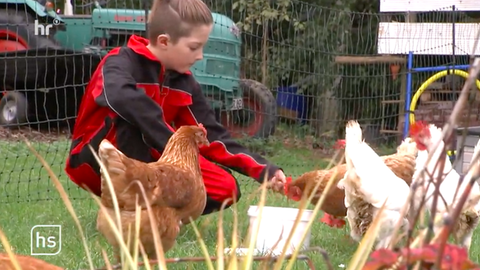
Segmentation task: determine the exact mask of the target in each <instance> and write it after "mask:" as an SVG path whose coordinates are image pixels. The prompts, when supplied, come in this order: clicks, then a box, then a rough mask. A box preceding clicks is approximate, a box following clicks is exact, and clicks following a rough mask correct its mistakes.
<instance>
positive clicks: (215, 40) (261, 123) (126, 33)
mask: <svg viewBox="0 0 480 270" xmlns="http://www.w3.org/2000/svg"><path fill="white" fill-rule="evenodd" d="M2 1H8V2H6V3H8V5H10V3H12V2H11V0H0V3H2ZM17 1H21V2H22V3H23V6H25V9H26V10H29V11H30V14H31V15H32V16H37V18H39V20H40V18H42V22H43V23H44V26H45V25H50V26H52V27H51V28H50V29H52V28H53V29H54V33H53V34H52V33H51V31H50V36H49V39H50V40H51V41H52V42H54V43H55V44H56V46H58V47H60V48H62V49H63V50H69V51H75V52H81V54H83V55H94V56H97V57H100V58H101V57H102V56H104V55H105V54H106V53H107V52H108V51H109V50H110V49H112V48H114V47H116V46H123V45H125V44H126V42H127V41H128V39H129V37H130V36H131V35H133V34H136V35H141V36H145V29H146V27H148V25H147V24H146V23H145V22H146V18H147V16H146V15H148V10H147V9H146V10H133V9H110V8H102V7H101V6H100V5H99V4H98V3H97V2H96V3H95V4H96V7H95V8H94V9H93V10H92V12H91V15H74V14H72V13H73V12H69V11H67V12H65V13H66V14H65V15H58V14H56V13H55V12H53V13H52V12H51V11H50V13H48V12H42V8H40V9H38V8H36V9H35V8H33V7H38V5H39V2H36V1H33V0H17ZM65 4H66V5H65V7H67V6H68V3H67V2H66V3H65ZM15 5H16V6H19V5H22V4H21V3H20V2H15ZM32 6H33V7H32ZM43 6H44V9H45V7H48V6H49V4H48V2H47V3H44V4H43ZM47 9H48V8H47ZM66 10H73V9H72V8H70V9H68V8H66ZM45 13H46V15H45ZM213 17H214V20H215V26H214V29H213V31H212V33H211V35H210V39H209V41H208V44H206V46H205V48H204V58H203V59H202V60H201V61H198V62H197V63H196V64H195V65H194V67H193V68H192V73H193V74H194V76H195V78H196V79H197V80H198V82H199V83H200V85H201V86H202V90H203V91H204V93H205V96H206V97H207V98H208V99H209V101H210V103H211V105H212V107H213V108H214V109H215V111H216V114H217V118H218V119H219V121H220V122H221V123H222V124H224V125H225V126H226V127H227V128H228V129H229V130H230V131H231V133H232V135H233V136H234V137H241V136H243V135H247V136H250V137H260V138H266V137H268V136H270V135H272V134H273V132H274V130H275V124H276V102H275V99H274V97H273V95H272V93H271V91H270V90H269V89H268V88H267V87H266V86H264V85H263V84H261V83H259V82H256V81H253V80H248V79H240V58H241V55H240V50H241V38H240V33H239V31H238V28H236V26H235V24H234V22H233V21H232V20H231V19H230V18H228V17H226V16H224V15H221V14H217V13H213ZM37 24H38V23H37ZM0 33H1V32H0ZM0 39H1V36H0ZM0 50H1V47H0ZM95 61H96V60H95ZM84 84H85V83H84ZM1 109H2V108H0V110H1ZM0 118H1V117H0Z"/></svg>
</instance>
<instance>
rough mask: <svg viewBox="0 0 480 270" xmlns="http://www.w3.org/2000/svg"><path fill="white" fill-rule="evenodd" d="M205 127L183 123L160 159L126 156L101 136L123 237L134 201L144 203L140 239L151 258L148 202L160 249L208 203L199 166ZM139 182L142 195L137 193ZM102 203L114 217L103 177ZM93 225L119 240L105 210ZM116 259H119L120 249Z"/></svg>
mask: <svg viewBox="0 0 480 270" xmlns="http://www.w3.org/2000/svg"><path fill="white" fill-rule="evenodd" d="M209 144H210V143H209V141H208V139H207V131H206V130H205V128H204V127H203V126H202V124H200V125H199V126H182V127H180V128H179V129H178V130H177V131H176V132H175V133H174V134H173V135H172V136H171V137H170V139H169V140H168V142H167V145H166V146H165V150H164V152H163V154H162V156H161V158H160V159H159V160H158V161H156V162H151V163H144V162H140V161H138V160H134V159H131V158H129V157H127V156H125V155H124V154H123V153H122V152H120V151H119V150H118V149H116V148H115V147H114V146H113V145H112V144H111V143H110V142H109V141H107V140H103V141H102V142H101V144H100V147H99V150H98V152H99V157H100V159H101V161H102V163H103V164H104V166H105V169H106V172H108V174H109V176H110V178H111V181H112V185H113V187H114V190H115V194H116V196H117V198H118V205H119V208H120V212H121V213H120V214H121V223H122V229H123V237H124V239H127V237H128V231H129V229H128V227H129V226H132V229H133V228H134V227H133V226H135V202H136V197H137V196H138V198H139V201H141V202H142V203H141V204H140V207H141V208H142V210H141V213H140V216H141V220H140V242H141V244H142V245H143V246H144V248H145V250H146V253H147V255H148V256H149V257H150V258H155V257H156V252H155V245H154V237H153V233H152V228H151V226H150V218H151V217H150V216H149V215H148V212H147V209H146V206H147V201H148V205H150V206H151V209H152V212H153V221H154V223H155V224H156V228H155V229H156V230H158V232H159V235H160V239H161V243H162V246H163V250H164V252H166V251H168V250H169V249H171V248H172V247H173V245H174V243H175V241H176V237H177V235H178V233H179V231H180V226H182V225H184V224H187V223H189V222H190V218H191V219H192V220H195V219H197V218H198V217H199V216H200V215H201V214H202V213H203V210H204V208H205V205H206V190H205V185H204V183H203V177H202V173H201V169H200V165H199V148H200V147H202V146H208V145H209ZM138 184H139V185H142V186H143V189H144V190H145V193H146V197H147V198H146V200H145V199H142V198H143V196H142V194H141V192H140V188H139V187H138ZM101 203H102V205H103V206H105V208H106V209H107V214H108V215H109V216H110V217H111V218H112V219H113V220H115V212H114V208H113V204H114V202H113V201H112V196H111V194H110V192H109V189H108V186H107V183H106V181H105V179H104V177H102V198H101ZM97 229H98V230H99V231H100V233H102V234H103V235H104V236H105V238H106V239H107V241H108V242H109V243H110V244H111V245H112V246H114V247H115V249H117V250H116V251H118V243H117V241H116V238H115V236H114V234H113V231H112V230H111V228H110V226H109V224H108V222H107V220H106V217H105V214H104V213H103V212H102V211H99V213H98V218H97ZM116 255H117V260H118V253H117V254H116Z"/></svg>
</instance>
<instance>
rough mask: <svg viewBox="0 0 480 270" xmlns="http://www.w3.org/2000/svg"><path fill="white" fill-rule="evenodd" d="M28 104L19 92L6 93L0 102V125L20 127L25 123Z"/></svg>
mask: <svg viewBox="0 0 480 270" xmlns="http://www.w3.org/2000/svg"><path fill="white" fill-rule="evenodd" d="M27 109H28V103H27V99H26V98H25V95H24V94H22V93H20V92H6V93H5V94H4V95H3V97H2V99H1V100H0V125H20V124H23V123H25V122H27Z"/></svg>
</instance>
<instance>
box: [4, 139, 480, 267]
mask: <svg viewBox="0 0 480 270" xmlns="http://www.w3.org/2000/svg"><path fill="white" fill-rule="evenodd" d="M33 146H34V147H35V148H36V149H37V150H38V151H39V152H40V153H41V154H42V155H43V156H44V158H45V159H46V160H47V162H49V164H51V166H52V169H53V170H54V171H55V172H56V174H57V175H59V178H60V180H61V182H62V183H63V185H64V188H65V189H67V190H68V193H69V196H70V198H71V199H74V200H72V203H73V207H74V209H75V210H76V212H77V215H78V217H79V219H80V222H81V223H82V227H83V228H84V232H85V234H86V237H87V239H88V244H89V248H90V250H91V254H92V256H93V259H94V264H95V266H96V267H98V268H100V267H103V266H104V263H103V259H102V255H101V249H102V248H105V249H106V250H107V252H108V254H109V256H110V259H112V258H113V257H112V250H111V249H110V248H109V247H108V244H106V242H105V241H104V239H103V237H102V236H101V235H99V234H98V233H97V231H96V229H95V226H96V215H97V211H98V207H97V206H96V205H95V203H94V202H93V200H92V199H91V198H90V196H89V195H88V194H87V193H86V192H85V191H83V190H79V189H76V188H75V186H74V185H73V184H72V183H71V182H70V181H69V180H68V179H67V177H66V175H65V174H64V173H63V166H64V160H65V157H66V151H67V147H68V144H67V143H66V142H65V141H60V142H54V143H49V144H44V143H34V144H33ZM270 150H271V151H268V152H269V154H267V155H268V157H269V158H270V160H272V161H273V162H275V163H277V164H278V165H280V166H281V167H282V168H283V169H284V170H285V172H286V174H287V175H293V176H298V175H300V174H301V173H303V172H306V171H309V170H312V169H315V168H324V167H326V165H327V164H328V159H325V158H323V157H322V155H317V154H315V153H314V151H312V150H301V149H285V148H284V147H282V146H281V145H278V144H276V145H273V146H271V149H270ZM0 154H1V155H2V156H3V157H5V160H6V163H5V164H4V165H3V166H2V165H0V168H1V171H0V172H1V174H0V180H1V187H0V201H1V202H2V207H1V209H0V226H1V229H2V230H3V231H4V232H5V234H6V236H7V238H8V239H9V241H10V244H11V246H12V247H13V249H14V252H15V253H18V254H27V255H29V254H30V231H31V228H32V227H33V226H35V225H40V224H56V225H61V226H62V250H61V252H60V254H58V255H56V256H39V258H41V259H43V260H45V261H47V262H50V263H53V264H55V265H58V266H62V267H65V268H68V269H87V268H88V263H87V260H86V257H85V251H84V248H83V246H82V242H81V239H80V235H79V233H78V231H77V228H76V227H75V224H74V221H73V219H72V218H71V216H70V214H69V213H68V211H67V210H66V208H65V206H64V204H63V202H62V201H61V199H60V196H59V195H58V192H57V191H56V189H55V188H54V186H53V183H52V182H51V181H50V179H49V178H48V176H47V173H46V171H45V170H44V169H43V168H42V167H41V165H40V162H39V161H37V160H36V159H35V157H34V156H33V154H32V153H31V152H30V151H29V150H28V149H27V147H26V146H25V145H24V143H22V142H19V143H12V142H2V143H0ZM237 177H238V178H239V180H240V182H241V185H242V187H241V188H242V194H243V196H242V199H241V201H240V202H239V203H238V206H237V207H238V213H239V223H240V224H239V230H240V234H241V235H242V236H244V235H246V231H247V228H248V222H249V221H248V216H247V209H248V207H249V205H256V204H257V203H258V200H259V199H258V198H257V197H259V195H258V196H257V197H252V196H250V195H249V194H251V193H253V192H254V191H255V190H256V189H257V188H259V186H260V185H259V184H257V183H255V182H254V181H253V180H252V179H250V178H246V177H243V176H240V175H237ZM257 194H258V193H257ZM27 200H30V201H27ZM18 201H20V202H18ZM266 205H268V206H286V207H297V204H296V203H295V202H292V201H287V200H286V199H285V197H284V196H281V195H279V194H273V193H271V194H269V195H268V199H267V203H266ZM311 208H312V207H311ZM320 215H322V214H321V213H320V214H319V216H318V217H317V218H319V217H320ZM217 219H218V214H211V215H208V216H204V217H201V218H200V219H199V220H198V221H197V222H196V224H197V226H198V227H199V228H200V231H201V234H202V237H203V240H204V241H205V242H206V244H207V246H208V248H209V250H210V252H211V253H210V254H211V255H212V256H215V252H216V251H215V248H216V242H217V237H216V234H217V222H216V221H217ZM224 219H225V222H224V230H225V234H226V239H227V244H228V243H230V239H231V232H232V228H231V224H233V210H232V209H228V210H226V212H225V217H224ZM346 234H348V231H347V230H345V229H333V228H330V227H327V226H325V225H324V224H322V223H320V222H316V223H314V225H313V226H312V237H311V246H312V247H321V248H323V249H325V250H326V251H327V252H328V254H329V256H330V258H331V261H332V264H333V266H334V267H335V269H340V266H339V265H341V264H343V265H346V264H347V263H348V262H349V260H350V258H351V256H352V254H353V252H354V251H355V249H356V247H357V245H356V244H355V243H353V242H352V241H351V240H350V239H349V238H348V237H345V235H346ZM478 236H479V234H478V233H476V234H475V236H474V240H473V243H472V251H471V259H472V260H473V261H479V259H480V258H479V257H480V245H479V243H480V242H479V237H478ZM166 255H167V257H169V258H173V257H193V256H195V257H202V252H201V250H200V247H199V245H198V244H197V241H196V236H195V233H194V231H193V229H192V227H191V226H187V227H185V228H184V229H183V230H182V232H181V235H180V236H179V238H178V240H177V245H176V246H175V248H174V249H172V250H171V251H169V252H168V253H167V254H166ZM310 257H311V258H312V259H313V261H314V263H315V265H316V267H317V269H325V266H324V262H323V260H322V258H321V255H320V254H318V253H311V254H310ZM169 269H206V266H205V264H203V263H176V264H170V265H169ZM294 269H308V267H307V266H306V264H305V263H304V262H302V261H299V262H297V263H296V266H295V268H294Z"/></svg>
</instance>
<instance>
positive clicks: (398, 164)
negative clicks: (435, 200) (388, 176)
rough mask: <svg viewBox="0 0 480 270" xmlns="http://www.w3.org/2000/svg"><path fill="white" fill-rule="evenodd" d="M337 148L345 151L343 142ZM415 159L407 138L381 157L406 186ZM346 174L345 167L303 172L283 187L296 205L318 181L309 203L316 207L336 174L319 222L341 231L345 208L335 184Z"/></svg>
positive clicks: (342, 193)
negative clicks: (394, 150) (393, 151)
mask: <svg viewBox="0 0 480 270" xmlns="http://www.w3.org/2000/svg"><path fill="white" fill-rule="evenodd" d="M337 145H338V146H342V147H345V140H339V141H338V142H337ZM416 155H417V147H416V144H415V142H413V140H411V139H410V138H406V139H405V140H404V141H403V142H402V143H401V144H400V145H399V146H398V147H397V153H395V154H392V155H388V156H382V157H381V158H382V160H383V162H384V163H385V164H386V165H387V166H388V167H389V168H390V169H391V170H392V171H393V173H395V175H396V176H398V177H400V178H402V179H403V180H404V181H405V182H406V183H407V184H408V185H410V183H411V181H412V177H413V174H414V172H415V158H416ZM346 171H347V165H346V164H339V165H337V166H335V167H333V168H331V169H329V170H316V171H311V172H306V173H304V174H303V175H301V176H300V177H298V178H297V179H295V180H294V181H291V178H288V179H287V185H286V186H285V194H286V195H287V197H288V198H290V199H292V200H295V201H300V200H301V198H302V196H307V197H308V196H310V195H311V194H312V192H313V189H314V188H315V185H317V183H318V182H319V181H320V184H319V187H318V189H317V191H316V193H315V195H314V197H313V198H312V201H311V203H312V204H317V202H318V200H319V199H320V197H321V195H322V193H323V191H324V190H325V188H326V186H327V184H328V181H329V180H330V178H331V177H332V176H334V174H335V173H336V175H335V176H334V180H333V186H332V187H331V188H330V190H329V192H328V194H327V197H326V199H325V201H324V202H323V205H322V208H321V209H322V211H324V212H325V213H324V216H323V218H322V219H321V221H322V222H323V223H325V224H327V225H329V226H331V227H343V226H344V225H345V221H344V219H343V217H345V216H346V214H347V208H346V207H345V204H344V200H345V192H344V191H343V190H341V189H339V188H338V187H337V184H338V182H339V181H340V179H342V178H343V176H344V175H345V172H346Z"/></svg>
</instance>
